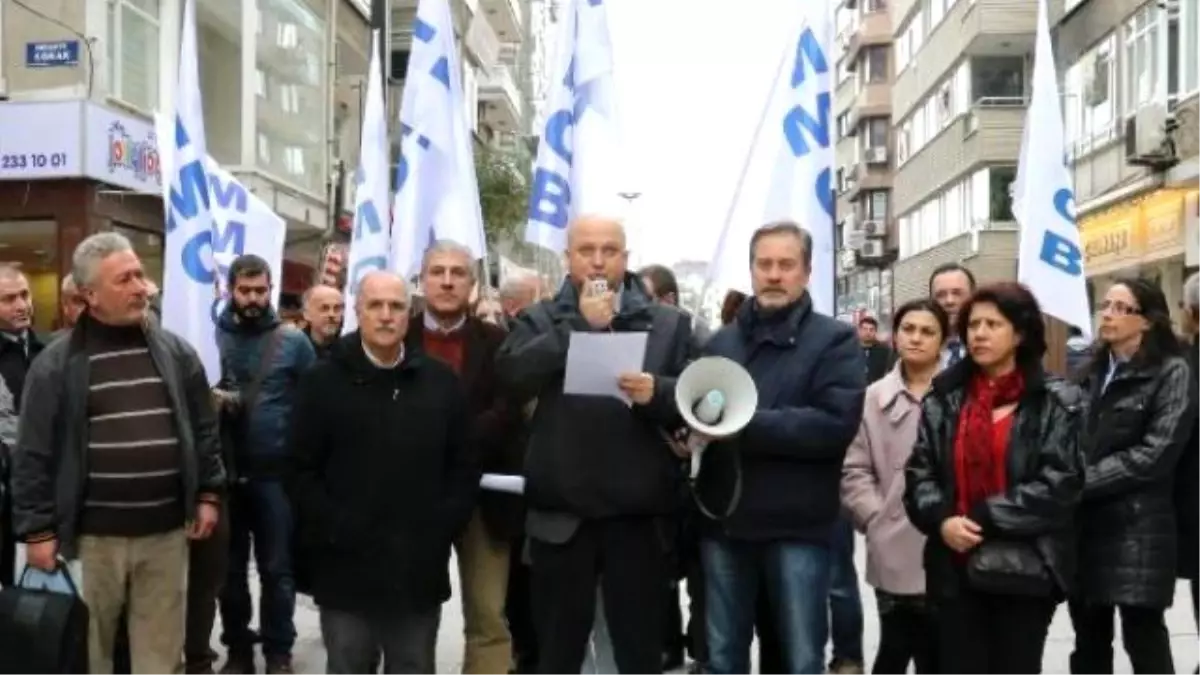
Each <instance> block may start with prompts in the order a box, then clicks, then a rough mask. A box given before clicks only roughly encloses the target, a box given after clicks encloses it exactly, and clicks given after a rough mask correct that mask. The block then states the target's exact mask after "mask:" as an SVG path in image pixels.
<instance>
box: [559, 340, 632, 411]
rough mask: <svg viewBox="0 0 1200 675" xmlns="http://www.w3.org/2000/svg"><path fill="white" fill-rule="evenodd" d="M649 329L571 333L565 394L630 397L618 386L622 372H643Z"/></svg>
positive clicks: (623, 399)
mask: <svg viewBox="0 0 1200 675" xmlns="http://www.w3.org/2000/svg"><path fill="white" fill-rule="evenodd" d="M647 336H649V333H571V347H570V348H569V349H568V350H567V373H566V378H565V379H564V380H563V393H564V394H578V395H583V396H612V397H614V398H619V399H621V400H622V401H625V403H630V400H629V397H628V396H626V395H625V394H624V393H622V392H621V389H620V388H619V387H617V378H618V377H620V375H621V373H640V372H642V363H643V362H644V361H645V360H646V338H647Z"/></svg>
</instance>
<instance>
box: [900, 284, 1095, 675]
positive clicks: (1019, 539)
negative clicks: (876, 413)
mask: <svg viewBox="0 0 1200 675" xmlns="http://www.w3.org/2000/svg"><path fill="white" fill-rule="evenodd" d="M958 316H959V319H958V321H959V326H958V334H959V335H962V336H965V339H966V342H967V350H968V358H965V359H963V360H962V361H960V362H959V363H958V364H956V365H954V366H951V367H950V368H949V369H947V370H946V371H944V372H943V373H942V374H941V375H939V376H938V377H936V378H935V379H934V381H933V387H932V389H931V390H930V391H929V393H928V394H927V395H926V396H925V399H924V401H923V402H922V405H921V424H920V428H919V430H918V432H917V442H916V444H915V445H914V447H913V453H912V456H911V457H910V458H909V460H908V464H907V466H906V467H905V472H904V475H905V492H904V506H905V510H906V511H907V513H908V517H909V520H911V521H912V523H913V524H914V525H915V526H916V527H917V529H919V530H921V531H922V532H923V533H924V534H925V535H926V536H927V537H928V539H927V541H926V544H925V554H924V562H925V584H926V594H927V598H928V600H929V602H931V603H932V604H933V607H934V611H935V621H936V623H937V628H938V641H939V645H940V654H939V659H940V660H939V664H938V665H939V667H940V669H941V672H944V673H1038V672H1041V668H1042V653H1043V650H1044V647H1045V644H1046V635H1047V632H1048V631H1049V628H1050V620H1051V619H1052V618H1053V616H1054V610H1055V607H1056V605H1057V604H1058V602H1060V601H1061V600H1062V598H1064V597H1065V596H1066V595H1067V593H1069V591H1070V588H1071V579H1072V577H1073V576H1074V571H1075V558H1074V552H1075V549H1074V545H1073V540H1072V534H1071V532H1072V526H1073V522H1072V518H1073V515H1074V512H1075V509H1076V506H1077V504H1078V501H1079V497H1080V494H1081V493H1082V491H1083V469H1082V457H1081V455H1080V452H1079V446H1078V428H1079V419H1080V415H1079V404H1080V403H1081V396H1080V394H1079V391H1078V389H1077V388H1076V387H1075V386H1074V385H1072V384H1070V383H1067V382H1065V381H1062V380H1059V379H1052V378H1051V376H1049V375H1047V374H1046V373H1045V371H1044V370H1043V369H1042V365H1041V359H1042V355H1043V354H1044V353H1045V351H1046V340H1045V329H1044V327H1043V324H1042V315H1041V310H1040V308H1039V307H1038V303H1037V300H1036V299H1034V297H1033V295H1032V294H1031V293H1030V292H1029V290H1028V289H1026V288H1025V287H1024V286H1021V285H1019V284H1015V283H1002V284H994V285H991V286H985V287H982V288H980V289H979V290H978V291H976V292H975V294H974V295H973V296H972V297H971V299H970V300H968V302H967V304H966V305H965V306H964V307H963V309H962V311H961V312H959V315H958Z"/></svg>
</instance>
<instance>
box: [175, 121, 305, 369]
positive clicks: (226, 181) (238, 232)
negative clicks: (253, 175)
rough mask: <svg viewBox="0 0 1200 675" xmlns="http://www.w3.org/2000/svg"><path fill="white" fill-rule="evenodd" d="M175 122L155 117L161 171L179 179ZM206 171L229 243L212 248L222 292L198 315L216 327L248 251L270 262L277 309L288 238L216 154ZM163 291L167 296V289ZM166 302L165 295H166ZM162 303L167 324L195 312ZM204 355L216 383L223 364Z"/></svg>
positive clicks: (216, 222)
mask: <svg viewBox="0 0 1200 675" xmlns="http://www.w3.org/2000/svg"><path fill="white" fill-rule="evenodd" d="M170 120H171V118H170V117H169V116H167V115H163V114H161V113H156V114H155V115H154V128H155V132H156V136H157V137H158V140H159V150H158V153H159V157H161V158H162V159H161V164H160V167H159V168H160V170H161V171H162V172H163V174H164V175H167V176H171V175H174V164H173V161H174V158H173V157H172V156H171V148H170V146H169V145H167V143H168V139H170V138H171V136H172V134H171V132H170V130H171V121H170ZM204 170H205V172H206V173H207V174H208V199H209V214H210V216H211V218H212V221H213V227H214V228H215V229H216V230H217V231H219V232H222V233H224V234H225V239H224V240H218V244H217V245H216V246H214V247H213V248H214V255H213V263H214V264H215V266H216V272H215V274H214V279H213V282H214V284H216V285H217V286H218V288H219V289H220V290H219V291H218V294H217V295H216V296H215V297H211V298H209V301H210V303H211V306H210V307H203V308H201V309H199V310H197V311H198V312H200V314H198V316H201V317H203V318H205V319H206V320H208V321H210V323H211V324H213V325H214V326H215V323H216V319H217V317H218V316H220V314H221V310H222V309H224V306H225V302H226V301H228V299H229V288H228V287H227V284H226V278H225V277H226V276H227V273H228V270H229V265H230V264H232V263H233V261H234V259H235V258H237V256H239V255H242V254H243V253H253V254H255V255H257V256H259V257H261V258H262V259H263V260H266V261H267V265H268V266H269V267H270V269H271V279H272V281H273V282H274V283H273V285H272V287H271V304H272V305H273V306H275V307H278V306H279V293H280V289H281V288H282V286H283V283H282V280H283V246H284V243H285V241H286V239H287V223H286V222H285V221H284V219H283V218H281V217H280V216H279V214H277V213H275V212H274V211H272V210H271V207H269V206H267V204H266V202H264V201H263V200H261V199H259V198H258V195H255V194H254V193H253V192H251V191H250V190H249V189H247V188H246V186H245V185H243V184H242V182H241V181H239V180H238V179H237V178H236V177H234V175H233V174H231V173H229V172H228V171H226V170H225V169H223V168H221V166H220V165H219V164H217V160H215V159H213V158H212V156H211V155H208V156H205V158H204ZM164 185H165V183H164ZM164 204H165V205H166V208H167V212H168V213H167V217H168V218H169V217H170V208H171V207H170V202H164ZM170 240H171V239H170V236H168V238H167V241H168V242H170ZM170 267H171V265H170V264H168V265H167V268H168V269H169V268H170ZM178 267H181V266H178ZM176 276H183V277H186V276H187V275H186V272H177V273H176ZM163 292H164V294H165V293H166V291H165V290H164V291H163ZM171 297H175V296H174V295H172V296H171ZM165 300H166V295H164V301H165ZM163 305H164V306H163V320H164V321H166V320H167V318H166V317H167V316H173V318H172V320H171V321H172V322H173V323H174V322H178V321H181V320H184V319H185V317H182V316H175V315H176V313H177V312H178V313H182V312H184V311H190V310H188V309H186V308H185V307H175V306H173V305H172V304H171V303H170V302H164V303H163ZM193 309H195V308H193ZM212 334H213V337H212V339H213V340H214V341H215V339H216V330H215V328H214V329H213V330H212ZM214 344H215V343H214ZM200 355H201V359H202V360H203V361H204V368H205V372H206V373H207V374H208V375H209V378H210V380H211V381H213V382H215V381H216V380H213V379H212V378H213V377H217V375H214V373H217V372H218V371H219V370H220V365H219V360H218V361H215V362H214V361H211V359H213V358H214V357H215V355H216V352H215V351H214V352H211V353H207V354H206V353H205V352H204V351H201V352H200Z"/></svg>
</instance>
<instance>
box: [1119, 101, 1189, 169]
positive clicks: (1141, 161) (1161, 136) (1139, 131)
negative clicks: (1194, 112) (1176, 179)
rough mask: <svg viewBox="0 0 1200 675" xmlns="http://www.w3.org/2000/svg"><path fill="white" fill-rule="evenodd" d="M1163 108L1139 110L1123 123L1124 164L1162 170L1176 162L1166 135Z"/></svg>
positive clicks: (1154, 105) (1164, 110)
mask: <svg viewBox="0 0 1200 675" xmlns="http://www.w3.org/2000/svg"><path fill="white" fill-rule="evenodd" d="M1167 121H1168V120H1167V107H1166V105H1164V104H1162V103H1157V102H1155V103H1151V104H1149V105H1146V106H1143V107H1142V108H1140V109H1138V111H1137V112H1136V113H1134V115H1133V117H1130V118H1129V119H1127V120H1126V121H1125V161H1126V162H1127V163H1129V164H1133V165H1136V166H1148V167H1154V168H1162V167H1167V166H1172V165H1174V164H1175V163H1177V162H1178V158H1176V157H1175V148H1174V145H1173V143H1172V142H1171V138H1170V136H1169V135H1168V133H1167Z"/></svg>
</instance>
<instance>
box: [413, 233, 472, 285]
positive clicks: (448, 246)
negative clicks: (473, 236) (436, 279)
mask: <svg viewBox="0 0 1200 675" xmlns="http://www.w3.org/2000/svg"><path fill="white" fill-rule="evenodd" d="M436 253H456V254H458V255H461V256H463V257H465V258H466V259H467V269H468V271H470V273H471V280H472V281H474V280H475V254H474V253H472V252H471V249H469V248H467V247H466V246H463V245H462V244H460V243H458V242H457V241H452V240H450V239H438V240H437V241H435V242H433V244H432V245H431V246H430V247H429V248H428V249H426V250H425V255H424V256H423V257H422V258H421V274H424V273H425V268H426V267H428V266H429V259H430V258H432V257H433V256H434V254H436Z"/></svg>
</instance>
